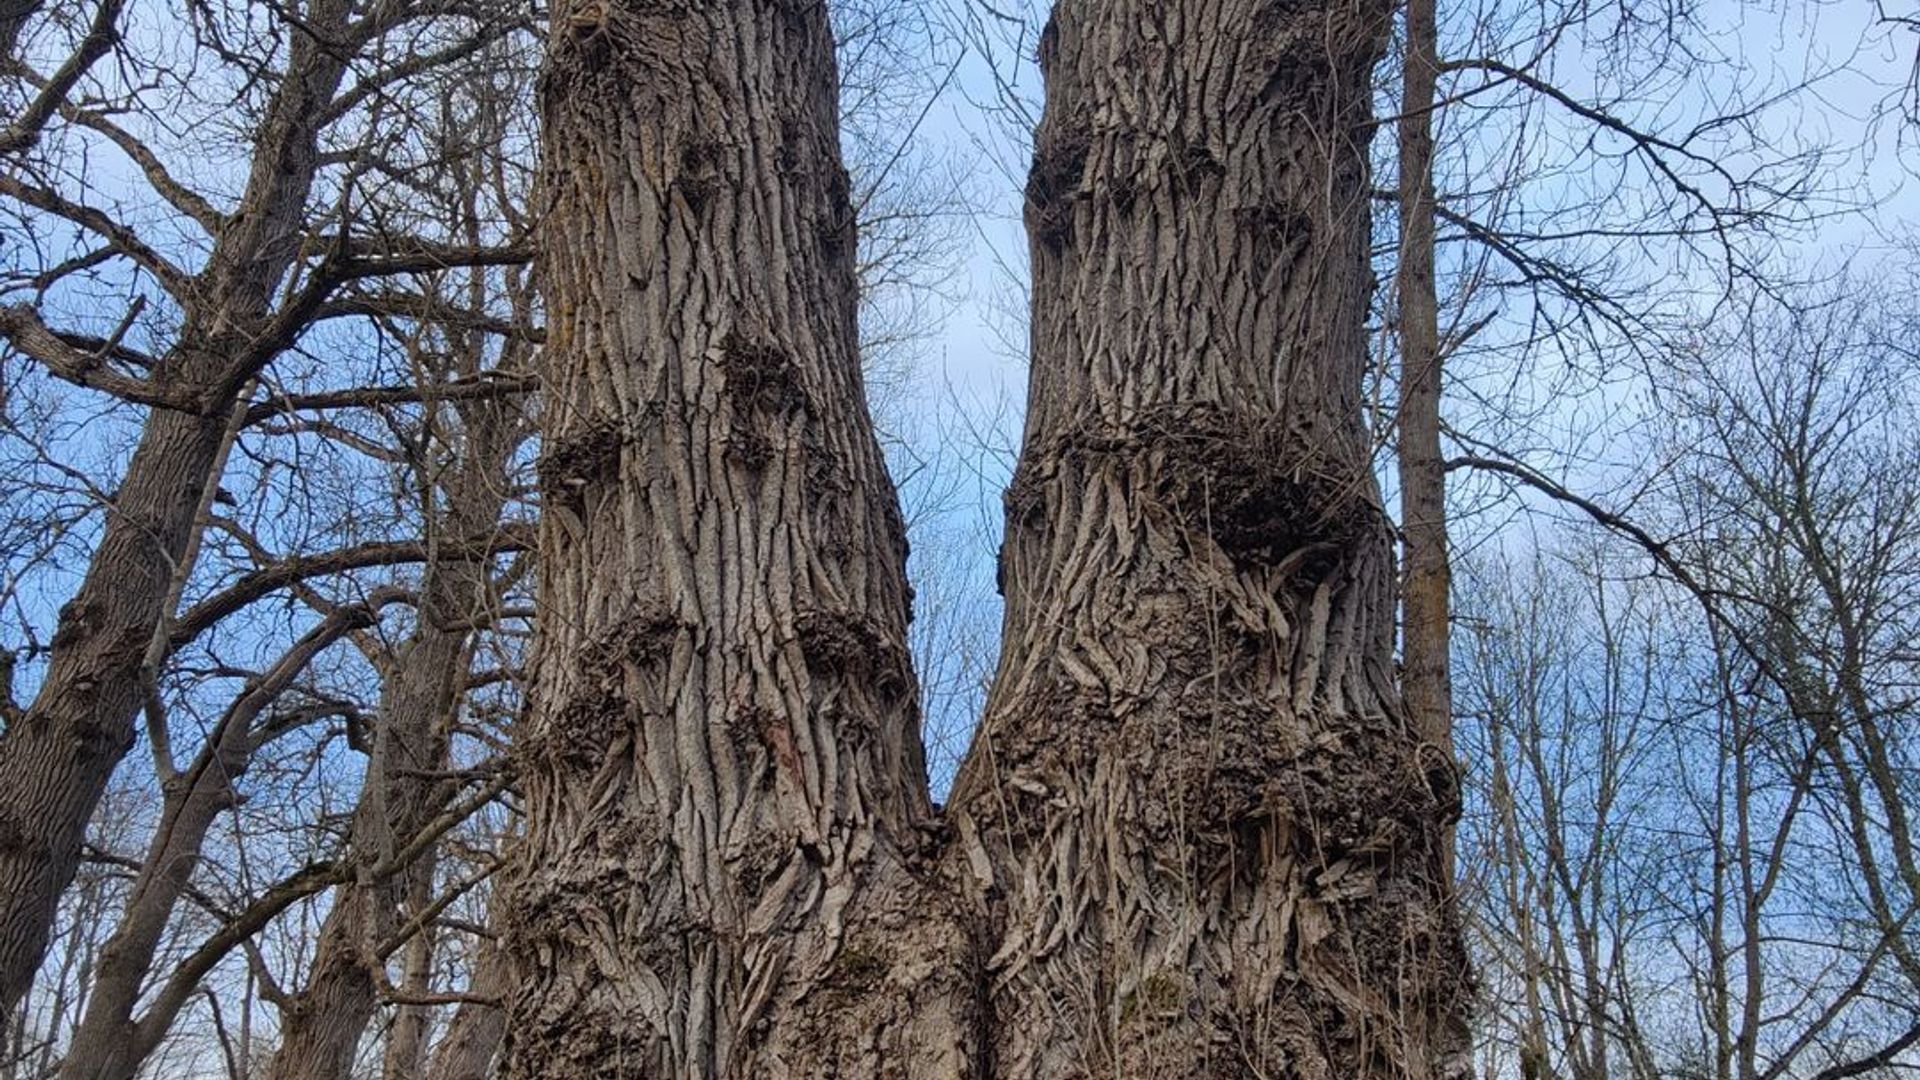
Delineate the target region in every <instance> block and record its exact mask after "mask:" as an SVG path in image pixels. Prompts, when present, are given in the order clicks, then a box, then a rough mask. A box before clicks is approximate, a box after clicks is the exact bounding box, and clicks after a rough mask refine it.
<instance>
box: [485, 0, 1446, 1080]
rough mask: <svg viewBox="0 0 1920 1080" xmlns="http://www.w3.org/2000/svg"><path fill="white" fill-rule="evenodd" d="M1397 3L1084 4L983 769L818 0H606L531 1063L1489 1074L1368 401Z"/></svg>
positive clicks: (589, 73) (539, 685)
mask: <svg viewBox="0 0 1920 1080" xmlns="http://www.w3.org/2000/svg"><path fill="white" fill-rule="evenodd" d="M1388 17H1389V12H1388V10H1387V7H1386V5H1385V4H1384V3H1378V4H1363V5H1360V6H1358V7H1353V6H1347V5H1343V4H1320V3H1307V4H1305V5H1301V4H1279V3H1274V2H1271V0H1213V2H1208V3H1191V4H1165V3H1152V2H1148V0H1104V2H1094V0H1065V2H1063V3H1061V4H1060V5H1059V7H1058V9H1057V11H1056V13H1055V17H1054V19H1053V22H1052V24H1051V25H1050V27H1049V29H1048V31H1047V33H1046V34H1045V36H1044V37H1043V39H1042V49H1041V62H1042V67H1043V71H1044V72H1045V74H1046V76H1047V80H1048V103H1047V109H1046V114H1045V117H1044V119H1043V121H1042V126H1041V129H1040V131H1039V133H1038V138H1037V154H1036V160H1035V165H1034V172H1033V178H1032V182H1031V183H1030V186H1029V189H1028V227H1029V231H1030V233H1031V235H1032V238H1033V259H1034V279H1033V298H1034V317H1033V324H1032V325H1033V370H1032V382H1031V388H1030V398H1029V412H1028V420H1027V430H1026V435H1025V446H1024V448H1023V451H1022V457H1021V461H1020V465H1019V469H1018V472H1017V474H1016V478H1015V482H1014V484H1013V487H1012V489H1011V490H1010V491H1009V493H1008V496H1007V506H1008V526H1007V540H1006V547H1005V550H1004V552H1003V566H1002V570H1003V580H1004V586H1005V592H1006V596H1007V616H1006V627H1005V640H1004V650H1005V651H1004V653H1003V657H1002V664H1001V668H1000V672H999V675H998V678H997V680H996V683H995V686H994V689H993V692H992V696H991V699H990V701H989V705H988V712H987V716H986V719H985V722H984V726H983V730H982V732H981V733H980V735H979V737H978V738H977V739H976V743H975V746H974V748H973V751H972V752H971V754H970V755H969V758H968V760H967V762H966V764H965V765H964V766H963V768H962V770H961V773H960V775H959V777H958V779H957V781H956V784H955V787H954V793H953V799H952V804H951V806H950V808H949V811H948V813H947V815H946V816H945V819H944V821H942V822H939V823H936V822H935V821H934V820H933V818H932V815H931V813H930V811H929V809H928V808H927V807H926V806H925V804H924V801H923V799H922V797H921V795H920V787H919V785H920V784H921V782H922V770H921V767H920V750H919V746H918V742H917V739H916V738H915V736H914V734H913V729H912V708H913V702H912V696H911V689H910V688H911V676H910V674H909V673H908V672H907V671H906V670H905V663H904V659H903V650H902V649H901V647H900V644H899V643H900V641H901V636H900V633H901V626H902V618H903V608H904V603H903V601H902V599H901V592H902V587H901V584H900V570H901V567H900V559H899V541H898V523H897V518H896V516H895V512H894V510H893V506H892V502H891V493H890V491H889V490H888V487H887V484H886V481H885V478H884V476H883V475H882V474H881V473H880V471H879V469H878V466H877V463H876V462H875V461H874V459H873V456H872V451H871V437H870V435H869V434H868V432H867V424H866V417H865V416H864V414H863V412H862V410H861V409H860V407H859V397H858V389H859V387H858V382H857V367H856V365H855V363H854V360H853V357H852V356H851V347H850V342H851V339H852V334H851V327H850V319H851V310H852V285H851V272H850V270H848V269H846V268H845V267H844V265H843V263H844V259H845V249H844V247H842V246H840V245H838V244H835V243H832V242H831V241H832V240H833V239H834V238H835V237H836V236H837V235H838V233H837V232H836V229H837V228H838V227H841V226H838V225H837V224H836V223H843V222H844V221H845V220H846V218H845V215H844V213H843V212H842V211H843V209H844V194H843V193H844V179H843V177H842V176H841V174H840V171H839V168H838V164H837V161H836V160H835V157H834V149H833V142H832V139H831V134H832V110H831V85H832V78H831V69H830V59H829V57H830V53H829V48H828V45H827V42H826V40H825V36H824V30H823V28H822V26H821V25H820V18H819V15H818V12H817V9H814V8H810V7H802V8H790V7H787V6H785V5H779V4H767V3H757V2H749V0H734V2H729V3H716V4H710V5H701V6H699V7H698V8H697V9H694V10H689V9H687V8H684V7H681V6H678V5H666V6H662V5H653V4H640V3H629V4H615V5H611V6H607V7H602V6H600V5H591V6H586V5H582V6H579V7H575V8H573V9H572V10H569V11H562V12H557V13H556V28H557V29H556V35H555V38H554V43H553V51H552V62H551V67H550V74H549V83H548V86H547V88H546V106H545V107H546V119H547V122H548V127H547V135H546V147H547V150H548V154H549V159H548V160H549V169H550V171H549V173H548V183H549V191H550V195H551V198H552V203H551V207H550V211H549V214H548V217H547V219H546V228H547V230H548V232H547V250H548V251H549V252H550V258H551V259H552V261H553V266H552V267H551V268H550V270H551V276H550V278H549V282H548V284H549V287H550V293H549V309H550V312H551V314H552V316H553V319H552V329H551V331H550V334H551V336H550V338H549V343H548V348H549V355H548V361H549V363H550V364H551V365H552V367H551V368H550V371H549V379H550V385H549V398H548V402H549V404H548V406H547V407H548V409H549V420H548V424H549V429H548V430H549V441H548V458H547V463H546V468H545V470H544V471H545V474H546V477H547V479H548V484H547V487H546V499H547V502H546V504H545V515H546V517H545V522H544V524H543V534H542V540H543V562H542V573H543V581H542V585H543V594H542V595H543V599H544V603H545V607H544V608H543V622H542V623H541V634H542V641H541V645H540V650H541V651H540V655H539V666H538V674H537V679H536V682H535V685H534V687H533V692H532V693H533V701H534V708H533V714H532V718H531V721H530V723H529V724H528V727H527V730H526V731H525V738H524V748H523V752H524V753H525V754H526V755H527V757H526V761H527V764H526V768H527V770H528V782H527V795H528V800H527V809H528V840H527V842H526V843H525V844H524V845H523V846H522V847H521V848H520V849H519V850H518V851H517V852H516V858H517V859H518V860H519V870H518V873H519V875H520V879H519V881H518V883H517V885H516V887H515V890H514V904H513V906H512V908H511V909H510V912H509V920H508V924H507V925H508V931H509V935H508V940H509V943H510V946H511V953H512V955H513V958H514V960H515V963H516V968H517V971H518V972H519V992H518V995H517V997H516V999H515V1004H514V1008H513V1012H512V1017H511V1020H510V1023H509V1031H508V1058H507V1074H508V1075H509V1076H514V1077H522V1076H571V1075H590V1074H602V1075H612V1074H615V1073H620V1074H624V1075H634V1076H662V1077H664V1076H676V1077H678V1076H803V1075H804V1076H821V1075H842V1076H862V1077H865V1076H903V1077H907V1076H910V1077H977V1076H1004V1077H1009V1078H1013V1077H1018V1078H1022V1080H1026V1078H1033V1077H1047V1078H1052V1077H1092V1076H1129V1077H1134V1076H1140V1077H1151V1076H1174V1075H1178V1076H1196V1075H1208V1076H1214V1075H1223V1076H1224V1075H1233V1076H1243V1075H1244V1076H1253V1075H1286V1076H1297V1077H1327V1078H1331V1077H1361V1078H1374V1077H1381V1078H1385V1077H1396V1078H1401V1077H1406V1078H1428V1077H1454V1076H1460V1075H1464V1073H1465V1068H1466V1060H1465V1051H1466V1035H1465V1026H1464V1023H1463V1010H1464V1004H1463V1003H1464V1000H1465V992H1466V989H1467V984H1468V981H1469V980H1468V974H1467V972H1466V970H1465V967H1464V962H1463V960H1462V957H1461V952H1460V946H1459V938H1458V931H1457V927H1456V925H1455V921H1454V917H1453V912H1452V908H1451V903H1450V899H1449V896H1448V891H1447V889H1446V887H1445V884H1444V880H1443V871H1442V865H1441V848H1442V845H1443V842H1444V835H1445V821H1446V819H1447V817H1448V815H1449V814H1450V813H1451V812H1452V810H1453V800H1454V798H1455V795H1454V791H1453V784H1452V771H1451V770H1452V767H1451V762H1450V761H1446V760H1444V759H1436V758H1435V757H1434V756H1433V755H1432V754H1430V753H1426V752H1423V749H1422V743H1423V740H1422V738H1421V734H1420V733H1419V732H1418V731H1416V730H1414V729H1413V727H1412V726H1411V725H1410V724H1409V723H1408V721H1407V719H1406V716H1405V713H1404V710H1403V708H1402V706H1401V703H1400V700H1399V694H1398V688H1397V686H1396V680H1395V675H1394V671H1393V653H1392V644H1393V631H1394V624H1393V618H1394V586H1395V581H1394V573H1393V564H1392V554H1391V550H1392V549H1391V536H1390V531H1389V526H1388V523H1387V519H1386V516H1385V514H1384V513H1383V512H1382V509H1381V506H1380V499H1379V494H1378V492H1377V490H1376V489H1375V487H1374V484H1373V481H1372V479H1371V474H1370V472H1369V469H1368V452H1369V440H1368V437H1367V433H1366V432H1365V430H1364V429H1363V427H1362V424H1361V419H1360V417H1361V402H1360V377H1361V370H1362V367H1363V365H1364V362H1365V347H1364V346H1365V342H1364V332H1363V331H1364V313H1365V310H1366V304H1367V299H1368V296H1369V293H1370V290H1371V288H1372V282H1371V280H1370V277H1369V273H1368V268H1367V257H1366V256H1367V251H1366V242H1367V235H1368V228H1367V225H1368V208H1367V199H1368V190H1369V177H1368V175H1367V169H1366V156H1365V143H1366V140H1367V138H1368V136H1369V133H1370V131H1371V129H1372V125H1371V116H1370V115H1369V111H1368V79H1369V75H1370V72H1371V69H1372V66H1373V64H1374V62H1375V60H1376V59H1377V53H1378V49H1379V44H1380V41H1381V40H1382V39H1383V37H1384V35H1385V32H1386V27H1387V20H1388ZM940 825H944V826H945V828H944V829H941V828H939V826H940ZM922 836H924V837H927V839H926V840H924V841H922V840H919V839H918V838H919V837H922Z"/></svg>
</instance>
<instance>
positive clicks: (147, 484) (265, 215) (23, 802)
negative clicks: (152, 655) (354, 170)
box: [0, 0, 348, 1014]
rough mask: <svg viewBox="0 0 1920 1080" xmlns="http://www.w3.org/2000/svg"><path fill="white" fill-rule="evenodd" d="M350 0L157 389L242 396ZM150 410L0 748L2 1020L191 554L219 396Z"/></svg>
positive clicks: (22, 987) (301, 42) (285, 99)
mask: <svg viewBox="0 0 1920 1080" xmlns="http://www.w3.org/2000/svg"><path fill="white" fill-rule="evenodd" d="M347 11H348V5H347V4H346V3H345V0H325V2H322V3H317V4H315V5H314V6H313V9H312V10H310V11H309V12H307V21H308V25H309V28H310V30H311V31H312V32H311V33H308V34H300V35H295V36H294V37H293V45H292V46H291V47H290V53H289V66H288V70H287V72H286V76H285V79H284V81H283V83H282V85H281V87H280V89H279V91H278V92H277V94H276V95H275V98H274V100H273V104H272V107H271V109H270V111H269V113H268V115H267V116H266V118H265V120H264V122H263V124H262V126H261V133H260V150H259V151H258V153H257V154H256V156H255V158H254V161H253V165H252V172H251V174H250V176H249V177H248V181H247V186H246V189H245V192H244V194H243V200H242V205H243V208H244V212H243V213H236V214H234V215H232V216H231V217H230V218H229V219H228V222H227V225H226V226H225V227H224V228H223V229H222V230H221V232H220V234H219V235H218V236H217V237H216V238H215V242H214V246H213V250H212V252H211V254H210V256H209V258H208V261H207V265H206V269H205V270H203V271H202V272H201V273H200V274H199V275H198V276H197V277H196V278H195V279H194V281H193V282H192V283H191V284H192V288H191V289H190V290H189V291H190V293H191V295H190V296H183V297H180V298H179V299H180V300H181V302H182V304H183V307H184V309H185V310H184V320H183V323H182V326H181V330H180V336H179V338H178V339H177V342H176V344H175V346H174V347H173V348H172V349H171V350H170V351H169V353H168V354H167V355H166V356H165V357H163V358H162V361H161V364H160V367H159V369H158V370H156V371H155V372H154V379H155V381H156V383H166V384H171V385H176V386H183V387H192V388H196V389H200V388H206V389H211V388H214V387H221V386H229V385H230V386H234V387H236V388H237V387H238V386H239V385H241V384H243V383H244V382H245V381H246V379H247V377H249V374H250V373H246V372H240V371H236V370H235V358H236V357H240V356H245V355H248V354H249V353H250V352H251V350H252V349H253V346H254V339H255V337H256V336H258V335H259V334H261V333H263V332H264V329H265V326H266V323H267V321H268V313H269V311H270V307H271V302H272V299H273V296H274V292H275V290H276V288H277V287H278V286H279V284H280V282H281V281H282V280H283V278H284V277H285V275H286V273H287V270H288V268H289V267H290V266H291V265H292V261H293V259H294V257H295V256H296V255H297V241H298V237H299V235H300V229H299V227H298V226H299V223H300V221H301V213H302V209H303V206H304V204H305V202H306V198H307V194H308V192H309V191H310V189H311V187H312V184H313V178H314V175H315V171H316V169H317V167H318V152H317V143H316V140H317V137H318V132H317V130H316V125H317V123H318V119H317V118H318V116H319V114H320V112H321V106H322V105H323V104H324V103H325V102H326V101H328V100H330V99H331V98H332V96H333V94H334V92H335V91H336V90H337V88H338V87H339V84H340V78H341V74H342V72H343V71H344V70H345V63H346V58H345V57H344V56H342V55H340V53H339V52H338V51H337V50H334V49H332V48H330V47H329V46H327V45H325V44H323V43H321V42H320V39H319V36H316V35H321V36H323V35H325V34H326V33H328V32H329V31H337V29H338V28H339V27H341V26H343V25H344V24H345V19H346V15H347ZM202 404H203V406H204V407H203V408H201V409H199V410H197V411H182V410H175V409H156V410H154V411H153V413H152V414H151V415H150V417H149V418H148V421H147V424H146V427H145V430H144V431H143V432H142V434H141V439H140V442H139V445H138V447H137V448H136V450H135V452H134V455H133V458H132V460H131V462H130V463H129V465H128V468H127V472H126V475H125V476H124V477H123V478H122V480H121V483H120V487H119V491H120V495H119V498H118V500H117V501H116V503H115V505H114V506H113V507H112V508H111V510H110V511H109V513H108V515H107V518H106V524H105V528H104V530H103V533H102V536H101V540H100V545H99V547H98V548H97V549H96V550H95V552H94V555H93V559H92V562H91V563H90V564H89V566H88V570H87V574H86V577H85V579H84V580H83V581H82V583H81V586H80V589H79V591H78V592H77V593H76V594H75V596H74V597H73V599H72V600H70V601H68V602H67V604H65V605H64V606H63V607H62V608H61V610H60V616H59V620H58V624H57V628H56V631H55V634H54V638H53V651H52V656H51V658H50V660H49V664H48V668H47V672H46V677H45V679H44V681H43V682H42V683H41V687H40V690H39V693H38V694H36V695H35V697H34V700H33V702H32V704H30V705H29V706H28V707H27V709H26V710H25V714H24V715H23V716H22V717H21V719H20V720H19V721H18V722H17V723H15V724H12V725H9V727H8V728H7V730H6V733H5V736H4V737H3V738H0V1014H7V1013H10V1012H11V1010H12V1009H13V1007H14V1005H15V1004H16V1003H17V1002H18V1001H19V999H20V997H21V996H22V995H23V994H24V993H25V992H26V989H27V987H28V984H29V983H30V982H31V981H32V978H33V973H34V971H35V969H36V968H37V967H38V966H39V963H40V958H41V956H42V954H43V953H44V951H45V948H46V941H47V933H48V930H49V928H50V926H51V925H52V920H53V914H54V909H55V906H56V904H57V903H58V901H59V897H60V893H61V891H62V890H63V889H64V888H65V887H66V885H67V883H68V882H69V881H71V880H72V879H73V874H74V871H75V869H76V867H77V866H78V861H79V854H80V844H81V840H82V837H83V836H84V834H85V832H86V826H87V820H88V818H89V817H90V816H91V815H92V812H93V808H94V806H95V804H96V803H97V802H98V801H99V798H100V794H101V792H102V791H103V790H104V789H105V787H106V783H107V779H108V777H109V776H110V775H111V773H112V771H113V768H114V766H115V765H116V764H118V762H119V760H120V758H121V757H122V756H123V755H124V754H125V753H126V751H127V750H128V749H129V748H130V747H131V746H132V744H133V734H134V728H133V719H134V716H135V714H136V712H137V710H138V709H139V707H140V704H141V701H142V700H143V698H144V693H145V691H144V682H145V678H146V676H145V674H144V673H143V667H144V663H143V661H144V659H145V657H146V656H147V654H148V649H149V646H150V644H151V642H152V641H153V638H154V635H155V633H156V631H157V629H158V628H159V627H160V625H161V622H162V620H163V619H164V618H165V616H166V615H167V612H166V601H167V598H168V597H169V596H170V595H171V592H172V590H171V585H172V583H173V581H174V580H175V579H176V575H178V574H180V573H184V571H185V568H184V567H182V566H181V565H180V564H181V561H182V559H183V557H184V555H185V554H186V552H187V550H188V548H189V541H190V538H191V535H192V532H193V525H194V521H195V518H196V516H197V514H196V511H197V510H198V507H199V505H200V502H201V498H202V495H203V493H204V491H205V489H206V487H207V486H208V485H209V484H212V483H214V482H215V479H216V478H215V476H214V473H215V472H216V469H215V463H216V462H217V461H218V459H219V449H220V446H221V443H222V441H223V435H224V431H225V428H226V424H227V413H228V408H227V406H228V405H229V404H230V402H228V401H221V400H209V401H206V402H203V403H202Z"/></svg>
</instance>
